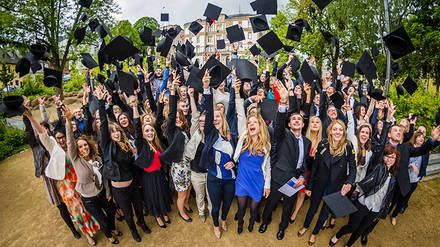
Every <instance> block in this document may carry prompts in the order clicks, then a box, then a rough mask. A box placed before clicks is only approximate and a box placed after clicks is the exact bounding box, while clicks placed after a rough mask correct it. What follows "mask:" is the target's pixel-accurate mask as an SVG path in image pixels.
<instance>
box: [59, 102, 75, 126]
mask: <svg viewBox="0 0 440 247" xmlns="http://www.w3.org/2000/svg"><path fill="white" fill-rule="evenodd" d="M61 111H62V112H63V117H64V118H65V119H66V121H69V122H70V121H72V118H73V113H72V112H71V111H70V109H69V107H67V106H65V105H63V106H62V107H61Z"/></svg>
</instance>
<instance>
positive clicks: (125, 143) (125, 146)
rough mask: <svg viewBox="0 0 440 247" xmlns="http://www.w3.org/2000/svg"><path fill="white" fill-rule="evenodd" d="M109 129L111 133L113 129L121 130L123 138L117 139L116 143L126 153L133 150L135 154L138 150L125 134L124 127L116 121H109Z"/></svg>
mask: <svg viewBox="0 0 440 247" xmlns="http://www.w3.org/2000/svg"><path fill="white" fill-rule="evenodd" d="M109 129H110V133H111V132H113V131H119V132H120V133H121V140H120V141H117V142H116V143H117V144H118V146H119V147H120V148H121V149H122V150H123V151H124V152H126V153H128V152H131V153H132V155H133V156H134V155H135V153H136V151H135V150H134V147H133V146H132V145H131V143H130V141H129V140H128V138H127V135H125V132H124V130H123V129H122V127H121V126H119V125H118V124H116V123H113V122H111V123H109Z"/></svg>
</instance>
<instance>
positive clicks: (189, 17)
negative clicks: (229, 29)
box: [116, 0, 288, 25]
mask: <svg viewBox="0 0 440 247" xmlns="http://www.w3.org/2000/svg"><path fill="white" fill-rule="evenodd" d="M252 1H253V0H116V2H117V3H118V4H119V6H120V7H121V10H122V13H121V14H120V15H117V16H116V18H117V19H118V20H129V21H130V22H131V23H132V24H134V23H135V22H136V21H137V20H138V19H139V18H141V17H144V16H151V17H154V18H156V20H158V21H160V13H169V14H170V22H169V23H160V24H161V25H164V24H166V25H167V24H179V25H183V24H184V23H187V22H191V21H194V20H196V19H197V18H203V13H204V11H205V8H206V6H207V5H208V2H209V3H212V4H215V5H217V6H219V7H222V8H223V9H222V13H224V14H227V15H233V14H239V13H241V14H252V13H253V12H252V8H251V6H250V4H249V3H250V2H252ZM287 2H288V0H278V10H280V9H281V8H282V6H284V5H285V4H286V3H287ZM268 17H271V16H268Z"/></svg>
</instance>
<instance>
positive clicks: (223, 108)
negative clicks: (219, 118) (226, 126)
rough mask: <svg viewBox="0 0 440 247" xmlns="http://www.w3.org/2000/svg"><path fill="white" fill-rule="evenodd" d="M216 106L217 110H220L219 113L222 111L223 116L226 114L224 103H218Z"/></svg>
mask: <svg viewBox="0 0 440 247" xmlns="http://www.w3.org/2000/svg"><path fill="white" fill-rule="evenodd" d="M215 106H216V107H217V109H218V110H219V111H221V112H222V113H223V114H225V113H226V112H225V106H224V105H223V104H222V103H217V104H215Z"/></svg>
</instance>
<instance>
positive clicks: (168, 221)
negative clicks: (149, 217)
mask: <svg viewBox="0 0 440 247" xmlns="http://www.w3.org/2000/svg"><path fill="white" fill-rule="evenodd" d="M163 221H165V223H167V224H171V220H170V217H168V220H165V218H164V219H163Z"/></svg>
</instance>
